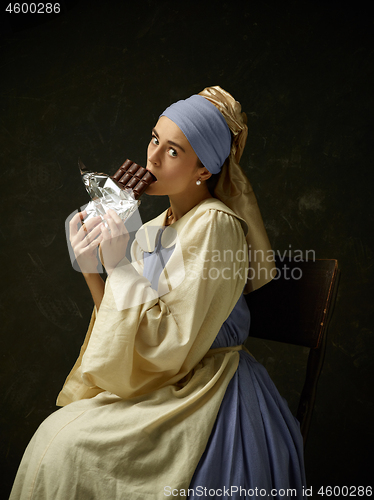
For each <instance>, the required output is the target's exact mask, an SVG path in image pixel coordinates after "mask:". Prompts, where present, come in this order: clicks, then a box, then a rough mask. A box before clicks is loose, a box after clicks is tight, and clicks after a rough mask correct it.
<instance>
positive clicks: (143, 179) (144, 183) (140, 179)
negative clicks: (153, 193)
mask: <svg viewBox="0 0 374 500" xmlns="http://www.w3.org/2000/svg"><path fill="white" fill-rule="evenodd" d="M111 178H112V179H113V180H115V181H117V183H119V185H120V186H121V188H122V189H126V188H131V189H132V191H133V193H134V197H135V199H136V200H137V199H138V198H139V197H140V196H141V195H142V194H143V193H144V191H145V190H146V189H147V187H148V186H149V185H150V184H152V182H155V181H156V180H157V179H156V177H155V176H154V175H153V174H152V173H151V172H150V171H149V170H147V169H146V168H144V167H141V166H140V165H138V164H137V163H134V162H132V161H131V160H126V161H125V163H124V164H123V165H121V166H120V167H119V169H118V170H117V172H116V173H115V174H114V175H112V177H111Z"/></svg>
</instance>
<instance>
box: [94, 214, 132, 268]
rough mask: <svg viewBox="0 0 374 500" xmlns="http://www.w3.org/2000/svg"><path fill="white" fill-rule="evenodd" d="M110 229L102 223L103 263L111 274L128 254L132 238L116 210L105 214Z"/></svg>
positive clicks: (101, 246)
mask: <svg viewBox="0 0 374 500" xmlns="http://www.w3.org/2000/svg"><path fill="white" fill-rule="evenodd" d="M104 219H105V220H106V222H107V224H108V226H109V229H108V228H107V227H105V224H104V223H103V224H102V225H101V234H102V239H101V242H100V252H101V259H102V263H103V265H104V266H105V269H106V271H107V273H108V274H111V272H112V271H113V269H114V268H115V267H116V266H117V264H118V263H119V262H120V261H121V260H122V259H123V258H124V257H125V256H126V249H127V245H128V242H129V239H130V236H129V233H128V231H127V229H126V226H125V224H124V222H123V220H122V219H121V218H120V217H119V215H118V214H117V213H116V212H115V211H114V210H108V212H107V213H106V214H105V215H104Z"/></svg>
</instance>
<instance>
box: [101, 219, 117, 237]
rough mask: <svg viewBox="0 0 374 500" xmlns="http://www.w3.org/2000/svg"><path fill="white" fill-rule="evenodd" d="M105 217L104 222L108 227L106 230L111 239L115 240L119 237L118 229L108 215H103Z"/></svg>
mask: <svg viewBox="0 0 374 500" xmlns="http://www.w3.org/2000/svg"><path fill="white" fill-rule="evenodd" d="M104 217H105V220H106V223H107V225H108V227H107V228H108V230H109V232H110V234H111V237H112V238H115V237H117V236H118V235H119V229H118V227H117V224H116V223H115V222H114V220H113V219H112V217H111V215H110V214H108V213H107V214H105V215H104Z"/></svg>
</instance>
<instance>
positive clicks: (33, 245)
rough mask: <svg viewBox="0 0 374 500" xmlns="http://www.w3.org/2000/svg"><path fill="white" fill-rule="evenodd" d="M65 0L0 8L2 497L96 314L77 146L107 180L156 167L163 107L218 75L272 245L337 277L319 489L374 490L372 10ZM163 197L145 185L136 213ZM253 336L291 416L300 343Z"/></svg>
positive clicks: (315, 428) (316, 446)
mask: <svg viewBox="0 0 374 500" xmlns="http://www.w3.org/2000/svg"><path fill="white" fill-rule="evenodd" d="M7 3H8V2H5V4H7ZM62 4H63V13H62V14H61V15H60V16H55V17H53V16H51V17H50V18H48V17H47V16H44V17H39V18H32V17H31V18H30V17H27V18H26V17H24V18H21V17H20V15H19V16H18V17H17V16H15V15H12V16H4V15H3V17H2V38H1V60H0V71H1V92H0V96H1V97H0V99H1V102H0V104H1V118H0V156H1V171H0V172H1V206H2V216H1V226H0V229H1V232H0V237H1V255H2V260H1V261H2V266H3V269H2V273H1V274H2V287H1V295H0V297H1V330H2V334H1V348H0V353H1V387H0V401H1V464H2V470H3V471H4V472H3V473H2V486H1V490H2V491H1V494H2V495H3V498H7V495H8V493H9V490H10V487H11V484H12V481H13V478H14V475H15V473H16V470H17V467H18V464H19V462H20V460H21V456H22V453H23V451H24V449H25V447H26V445H27V443H28V441H29V440H30V438H31V436H32V435H33V433H34V432H35V430H36V428H37V427H38V425H39V424H40V423H41V421H42V420H43V419H44V418H45V417H47V415H48V414H50V413H51V412H52V411H54V410H55V409H56V407H55V399H56V396H57V393H58V391H59V390H60V388H61V386H62V384H63V382H64V379H65V377H66V375H67V374H68V372H69V370H70V369H71V367H72V365H73V364H74V361H75V359H76V357H77V354H78V352H79V348H80V345H81V343H82V340H83V337H84V335H85V331H86V327H87V324H88V320H89V316H90V312H91V307H92V303H91V298H90V296H89V293H88V291H87V290H86V287H85V284H84V282H83V279H82V276H81V275H80V274H79V273H77V272H75V271H73V269H72V268H71V265H70V261H69V256H68V252H67V247H66V241H65V229H64V225H65V219H66V218H67V217H68V215H69V214H70V213H71V212H73V211H74V210H75V209H77V208H78V207H80V206H81V205H83V204H84V203H86V202H87V201H88V200H87V195H86V193H85V190H84V188H83V185H82V184H81V181H80V179H79V175H78V170H77V158H78V156H80V157H81V158H82V160H83V161H84V163H85V164H86V165H89V166H91V167H92V168H93V169H98V170H104V171H106V172H108V173H112V172H114V171H115V170H116V169H117V168H118V166H119V165H120V164H121V163H122V162H123V161H124V160H125V159H126V158H131V159H132V160H134V161H136V162H138V163H140V164H145V161H146V147H147V144H148V141H149V137H150V130H151V128H152V127H153V126H154V124H155V122H156V121H157V117H158V115H159V114H160V113H161V112H162V111H163V110H164V108H165V107H166V106H168V105H169V104H170V103H172V102H174V101H176V100H178V99H184V98H187V97H189V96H190V95H191V94H193V93H197V92H199V91H200V90H202V89H203V88H204V87H206V86H210V85H220V86H222V87H223V88H224V89H226V90H227V91H229V92H230V93H232V94H233V95H234V97H235V98H236V99H237V100H239V101H240V102H241V104H242V107H243V110H244V111H246V113H247V115H248V127H249V136H248V142H247V147H246V150H245V153H244V156H243V159H242V167H243V168H244V170H245V171H246V173H247V175H248V177H249V178H250V180H251V182H252V184H253V187H254V190H255V193H256V195H257V198H258V201H259V205H260V208H261V211H262V214H263V218H264V221H265V225H266V228H267V230H268V234H269V238H270V241H271V244H272V246H273V248H274V249H275V250H279V251H282V252H283V251H284V250H288V249H289V248H291V249H292V250H297V249H300V250H302V251H303V252H305V251H306V250H310V249H313V250H314V251H315V255H316V258H336V259H338V260H339V265H340V268H341V271H342V274H341V281H340V288H339V294H338V299H337V304H336V309H335V314H334V317H333V321H332V323H331V327H330V332H329V333H330V335H329V340H328V346H327V353H326V360H325V365H324V369H323V373H322V375H321V378H320V382H319V387H318V393H317V401H316V406H315V412H314V416H313V420H312V426H311V431H310V436H309V442H308V444H307V447H306V452H305V459H306V471H307V477H308V483H309V485H310V486H313V490H314V493H316V491H317V489H318V487H319V486H321V485H332V486H334V485H341V486H342V485H348V486H350V485H360V484H361V485H364V486H367V485H370V484H372V459H371V457H372V451H371V449H372V445H373V439H372V438H373V425H372V424H373V421H374V412H373V397H372V380H373V370H372V368H373V347H374V341H373V331H372V324H373V318H372V317H373V235H372V231H373V209H372V188H373V136H372V134H373V83H374V82H373V49H374V46H373V29H374V25H373V17H372V15H371V12H370V11H369V10H366V7H365V4H364V3H363V2H351V3H342V2H329V1H327V2H307V1H288V0H287V1H277V2H275V1H266V0H265V1H236V2H226V3H223V2H218V1H216V2H202V3H201V4H200V6H199V7H198V8H197V4H195V3H194V2H178V1H174V2H172V1H168V0H160V1H155V0H149V1H139V2H137V3H136V4H135V3H134V2H130V1H125V0H124V1H111V2H105V1H100V2H99V1H97V2H95V1H89V0H80V1H75V2H74V1H70V2H67V1H65V2H62ZM368 5H369V4H368ZM167 201H168V200H167V199H164V198H162V199H158V198H152V197H149V196H144V197H143V201H142V205H141V214H142V218H143V221H146V220H149V219H150V218H153V217H154V216H155V215H157V214H158V213H159V212H160V211H161V210H163V209H164V208H166V207H167V206H168V204H167ZM248 346H249V348H250V349H251V351H252V352H253V353H254V354H255V355H256V356H257V357H258V359H259V360H260V361H262V362H263V363H264V365H265V366H266V368H267V369H268V371H269V372H270V374H271V375H272V376H273V378H274V380H275V382H276V384H277V385H278V387H279V389H280V392H281V393H282V394H283V395H284V396H285V397H286V398H287V399H288V401H289V404H290V406H291V409H292V410H295V408H296V404H297V398H298V396H299V392H300V387H301V383H302V377H303V373H304V372H303V370H304V362H305V359H306V354H307V353H306V352H305V350H304V349H303V348H296V347H288V346H282V345H278V344H277V343H265V342H263V341H258V340H256V341H255V340H250V341H249V343H248ZM314 497H315V498H320V497H317V496H314Z"/></svg>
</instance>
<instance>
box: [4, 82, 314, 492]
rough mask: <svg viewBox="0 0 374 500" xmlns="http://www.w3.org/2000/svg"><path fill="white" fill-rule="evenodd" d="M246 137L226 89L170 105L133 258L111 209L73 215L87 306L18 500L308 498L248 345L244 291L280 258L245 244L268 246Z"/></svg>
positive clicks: (23, 469) (288, 420)
mask: <svg viewBox="0 0 374 500" xmlns="http://www.w3.org/2000/svg"><path fill="white" fill-rule="evenodd" d="M246 135H247V128H246V125H245V115H244V114H242V113H241V110H240V105H239V103H237V102H236V101H235V100H234V99H233V98H232V97H231V96H230V94H228V93H227V92H225V91H223V90H222V89H220V88H219V87H211V88H207V89H205V90H204V91H203V92H201V93H200V94H199V95H197V96H192V97H191V98H189V99H187V100H186V101H179V102H177V103H175V104H174V105H172V106H170V107H169V108H167V109H166V110H165V112H164V113H163V114H162V115H161V117H160V119H159V120H158V122H157V124H156V126H155V128H154V129H153V132H152V138H151V142H150V144H149V146H148V163H147V167H148V169H149V170H150V171H151V172H152V173H153V174H154V175H155V176H156V178H157V182H155V183H154V184H152V185H151V186H150V187H149V188H148V190H147V193H148V194H149V195H168V196H169V200H170V208H169V209H168V210H167V211H165V212H164V213H163V214H161V215H160V216H159V217H157V218H156V219H154V220H153V221H150V222H149V223H147V224H145V225H144V226H143V227H142V228H141V229H140V230H139V231H138V232H137V234H136V239H135V241H134V243H133V244H132V247H131V255H132V262H131V263H130V262H129V261H128V260H127V258H126V257H124V255H125V251H126V246H127V243H128V234H127V232H126V229H125V228H124V226H123V224H122V223H121V221H120V219H119V217H118V216H117V215H116V214H115V212H110V213H109V214H108V215H107V217H106V219H107V227H106V226H104V225H103V224H102V223H101V221H99V220H98V219H91V221H88V222H87V223H86V224H85V225H83V226H82V227H81V228H80V229H79V230H76V229H75V225H76V223H77V222H78V221H79V218H80V217H83V216H84V213H83V214H77V216H76V217H75V218H74V219H73V220H72V223H71V229H72V236H71V242H72V246H73V248H74V251H75V253H76V255H77V259H78V262H79V264H80V266H81V269H82V272H83V273H84V276H85V278H86V281H87V284H88V286H89V288H90V290H91V293H92V296H93V299H94V303H95V309H94V312H93V316H92V320H91V323H90V326H89V329H88V333H87V336H86V339H85V342H84V344H83V346H82V349H81V353H80V356H79V358H78V360H77V362H76V364H75V366H74V367H73V369H72V372H71V373H70V375H69V377H68V378H67V380H66V382H65V385H64V387H63V389H62V391H61V393H60V395H59V397H58V400H57V404H58V405H60V406H64V408H62V409H60V410H58V411H57V412H55V413H54V414H52V415H51V416H50V417H49V418H48V419H47V420H46V421H45V422H43V424H42V425H41V426H40V428H39V429H38V431H37V432H36V434H35V436H34V437H33V439H32V440H31V442H30V444H29V446H28V448H27V450H26V452H25V455H24V458H23V461H22V463H21V466H20V469H19V471H18V475H17V478H16V481H15V484H14V487H13V490H12V494H11V499H16V498H22V499H38V500H40V499H53V500H56V499H57V500H59V499H61V500H62V499H64V500H65V499H69V500H72V499H79V500H84V499H93V498H94V499H100V500H102V499H111V500H112V499H122V498H130V499H132V500H138V499H139V500H144V499H159V498H160V499H161V498H165V497H167V496H172V497H174V498H185V497H186V496H187V495H188V496H189V497H190V498H201V497H209V498H214V497H217V498H222V497H225V496H229V497H230V498H243V495H244V494H245V493H244V490H246V494H247V497H250V496H255V489H256V488H257V489H265V490H266V495H268V494H270V490H271V489H273V492H272V495H273V496H274V497H276V495H274V493H275V490H274V489H275V488H278V489H279V488H283V489H286V488H296V489H297V493H298V497H299V498H302V487H303V485H305V477H304V470H303V456H302V453H303V452H302V440H301V435H300V432H299V427H298V424H297V422H296V421H295V419H294V418H293V417H292V415H291V414H290V412H289V410H288V408H287V405H286V404H285V402H284V401H283V400H282V398H281V397H280V396H279V394H278V393H277V391H276V389H275V388H274V386H273V384H272V382H271V381H270V380H269V378H268V375H267V374H266V372H265V371H264V369H263V368H262V367H261V366H260V365H259V364H258V363H256V361H255V360H254V359H253V358H252V356H251V355H250V354H249V353H247V352H246V351H245V350H244V349H243V346H242V344H243V342H244V340H245V338H246V336H247V334H248V329H249V323H250V316H249V311H248V309H247V307H246V303H245V299H244V297H243V288H244V287H246V291H250V290H253V289H256V288H258V287H259V286H262V285H263V284H264V283H266V282H267V281H269V280H270V279H271V271H272V269H273V264H272V263H268V262H267V261H266V260H265V259H262V260H261V258H260V259H259V261H258V262H251V263H248V245H251V250H252V254H254V255H257V256H258V255H260V257H261V251H262V256H265V255H266V251H267V250H268V249H269V242H268V239H267V236H266V232H265V230H264V227H263V224H262V220H261V216H260V213H259V210H258V207H257V203H256V200H255V197H254V194H253V192H252V190H251V187H250V184H249V182H248V180H247V179H246V177H245V175H244V173H243V172H242V170H241V169H240V167H239V165H238V161H239V159H240V156H241V154H242V151H243V148H244V144H245V141H246ZM212 179H214V181H212ZM212 182H213V183H215V184H216V186H215V190H214V194H215V197H212V194H211V192H210V191H209V188H208V185H209V184H211V185H210V186H209V187H210V189H213V187H212ZM245 235H246V236H245ZM246 238H247V239H246ZM98 245H100V249H101V253H102V259H103V261H104V265H105V266H106V270H107V272H108V279H107V280H106V283H105V284H104V283H103V282H102V281H101V278H100V277H99V275H98V274H95V272H94V269H95V268H96V266H97V261H96V256H95V253H96V248H97V246H98ZM256 250H258V252H255V251H256ZM256 266H257V267H256ZM260 268H261V270H262V273H260V272H259V270H260ZM248 270H249V276H250V280H248V281H247V274H248ZM264 270H265V271H266V272H265V273H264V272H263V271H264ZM205 488H206V489H205ZM240 488H241V489H240ZM250 489H253V490H254V491H253V492H250V491H249V490H250ZM294 496H295V495H294Z"/></svg>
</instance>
